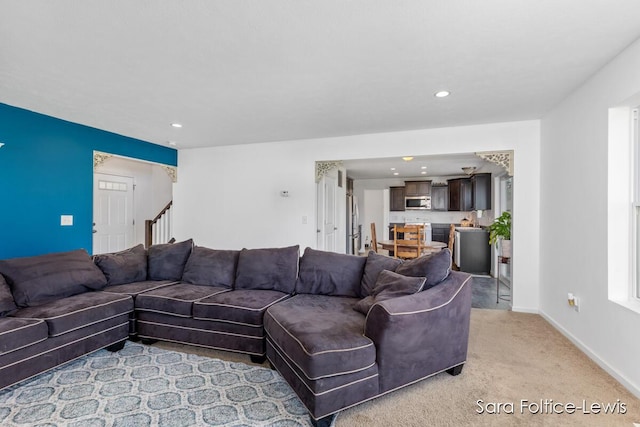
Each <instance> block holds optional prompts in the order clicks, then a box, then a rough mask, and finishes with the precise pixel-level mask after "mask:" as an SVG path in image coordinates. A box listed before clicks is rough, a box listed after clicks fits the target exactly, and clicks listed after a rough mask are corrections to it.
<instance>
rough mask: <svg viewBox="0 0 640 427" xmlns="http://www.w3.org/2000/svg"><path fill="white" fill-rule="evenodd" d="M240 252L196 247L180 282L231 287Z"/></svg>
mask: <svg viewBox="0 0 640 427" xmlns="http://www.w3.org/2000/svg"><path fill="white" fill-rule="evenodd" d="M239 256H240V251H232V250H217V249H209V248H204V247H202V246H196V247H194V248H193V251H191V255H189V259H188V260H187V264H186V265H185V267H184V273H182V281H183V282H185V283H191V284H194V285H209V286H225V287H227V288H231V287H233V283H234V282H235V278H236V268H237V266H238V258H239Z"/></svg>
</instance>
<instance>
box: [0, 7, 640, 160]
mask: <svg viewBox="0 0 640 427" xmlns="http://www.w3.org/2000/svg"><path fill="white" fill-rule="evenodd" d="M639 18H640V1H638V0H483V1H478V0H449V1H442V0H350V1H344V0H322V1H309V0H189V1H177V0H139V1H131V0H103V1H99V0H93V1H77V0H56V1H50V0H22V1H15V0H0V102H2V103H6V104H9V105H14V106H18V107H22V108H26V109H28V110H33V111H36V112H40V113H44V114H47V115H51V116H54V117H58V118H61V119H65V120H69V121H72V122H77V123H82V124H85V125H89V126H93V127H96V128H100V129H104V130H108V131H111V132H116V133H119V134H123V135H127V136H131V137H135V138H140V139H143V140H146V141H150V142H154V143H157V144H162V145H167V143H168V141H170V140H171V141H175V142H176V143H177V144H178V145H177V147H178V148H193V147H203V146H215V145H229V144H242V143H251V142H266V141H277V140H291V139H305V138H318V137H327V136H339V135H352V134H363V133H375V132H387V131H397V130H408V129H420V128H433V127H443V126H456V125H464V124H477V123H489V122H500V121H512V120H523V119H537V118H540V117H541V116H543V115H544V113H545V112H546V111H549V109H550V108H552V107H553V106H554V105H556V104H557V103H558V102H559V101H561V100H562V99H563V98H564V97H566V96H567V95H568V94H569V93H570V92H571V91H573V90H574V89H576V88H577V87H578V86H579V85H580V84H581V83H582V82H583V81H585V79H587V78H588V77H589V76H590V75H592V74H593V73H594V72H596V71H597V70H598V69H599V68H601V67H602V66H603V65H604V64H606V63H607V62H608V61H610V60H611V59H612V58H613V57H614V56H616V55H617V54H618V53H619V52H621V51H622V50H623V49H624V48H625V47H626V46H628V45H629V44H630V43H632V42H633V41H634V40H636V39H637V38H638V37H640V25H639V22H640V19H639ZM443 88H446V89H448V90H450V91H451V93H452V94H451V96H450V97H449V98H445V99H436V98H434V97H433V93H434V92H436V91H437V90H440V89H443ZM172 122H180V123H183V124H184V127H183V128H182V129H173V128H171V127H170V123H172Z"/></svg>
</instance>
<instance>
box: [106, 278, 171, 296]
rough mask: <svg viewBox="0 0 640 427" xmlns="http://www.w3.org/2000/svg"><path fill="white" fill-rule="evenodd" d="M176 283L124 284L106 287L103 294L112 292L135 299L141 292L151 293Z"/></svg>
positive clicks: (154, 281) (146, 281) (169, 281)
mask: <svg viewBox="0 0 640 427" xmlns="http://www.w3.org/2000/svg"><path fill="white" fill-rule="evenodd" d="M174 283H177V282H176V281H175V280H145V281H143V282H133V283H124V284H122V285H115V286H107V287H106V288H104V291H105V292H112V293H114V294H125V295H131V296H132V297H134V298H135V296H136V295H138V294H141V293H143V292H149V291H153V290H154V289H158V288H164V287H165V286H169V285H172V284H174Z"/></svg>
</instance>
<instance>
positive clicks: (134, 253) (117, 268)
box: [93, 244, 147, 286]
mask: <svg viewBox="0 0 640 427" xmlns="http://www.w3.org/2000/svg"><path fill="white" fill-rule="evenodd" d="M93 262H95V263H96V265H97V266H98V267H100V270H102V272H103V273H104V275H105V277H106V278H107V286H112V285H123V284H125V283H133V282H141V281H144V280H147V251H146V250H145V249H144V246H143V245H142V244H140V245H137V246H134V247H133V248H129V249H126V250H124V251H121V252H114V253H110V254H100V255H94V256H93Z"/></svg>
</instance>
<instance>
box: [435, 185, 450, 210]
mask: <svg viewBox="0 0 640 427" xmlns="http://www.w3.org/2000/svg"><path fill="white" fill-rule="evenodd" d="M448 208H449V188H448V187H447V186H446V185H434V186H433V187H431V210H434V211H446V210H447V209H448Z"/></svg>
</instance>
